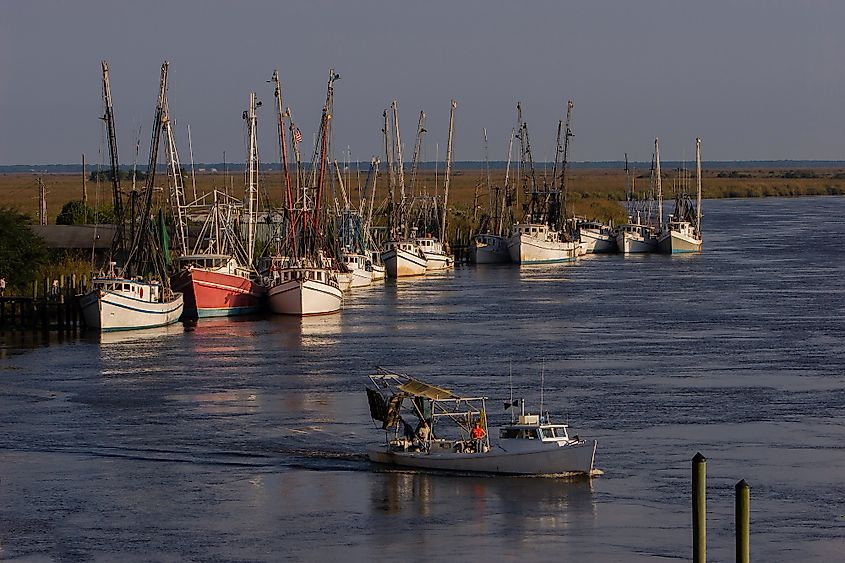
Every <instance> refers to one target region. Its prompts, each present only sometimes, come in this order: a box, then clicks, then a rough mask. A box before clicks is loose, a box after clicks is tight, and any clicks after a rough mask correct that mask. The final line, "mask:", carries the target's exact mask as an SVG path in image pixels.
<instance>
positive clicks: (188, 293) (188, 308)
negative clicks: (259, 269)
mask: <svg viewBox="0 0 845 563" xmlns="http://www.w3.org/2000/svg"><path fill="white" fill-rule="evenodd" d="M170 285H171V287H173V289H174V291H181V292H182V293H183V294H184V296H185V309H184V315H185V316H186V317H195V318H196V317H198V318H206V317H229V316H234V315H246V314H250V313H257V312H258V311H260V310H261V302H262V300H263V298H264V294H265V290H264V287H262V286H261V285H259V284H258V283H257V282H255V281H254V280H250V279H248V278H244V277H242V276H236V275H233V274H228V273H221V272H212V271H208V270H204V269H201V268H192V269H186V270H182V271H181V272H179V273H177V274H174V275H173V276H171V278H170Z"/></svg>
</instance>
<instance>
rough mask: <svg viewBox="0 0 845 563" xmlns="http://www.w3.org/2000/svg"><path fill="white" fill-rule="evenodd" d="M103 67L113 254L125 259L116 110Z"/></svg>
mask: <svg viewBox="0 0 845 563" xmlns="http://www.w3.org/2000/svg"><path fill="white" fill-rule="evenodd" d="M102 67H103V104H104V105H105V113H104V114H103V117H102V119H103V121H105V123H106V129H107V132H108V136H109V158H110V163H111V178H112V195H113V197H114V216H115V223H116V226H117V229H116V230H115V234H114V240H113V241H112V254H113V256H114V257H115V258H118V257H120V258H124V257H125V253H126V233H125V218H124V216H123V192H121V190H120V170H119V166H118V157H117V135H116V133H115V126H114V108H113V107H112V102H111V86H110V84H109V64H108V63H107V62H106V61H102Z"/></svg>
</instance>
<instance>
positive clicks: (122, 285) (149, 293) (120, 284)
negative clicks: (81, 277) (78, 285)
mask: <svg viewBox="0 0 845 563" xmlns="http://www.w3.org/2000/svg"><path fill="white" fill-rule="evenodd" d="M92 285H93V289H95V290H98V291H100V292H103V293H114V294H118V295H121V296H123V297H128V298H129V299H135V300H137V301H143V302H145V303H154V302H157V301H160V297H161V284H159V283H158V282H144V281H141V280H140V279H135V280H130V279H125V278H94V279H93V280H92Z"/></svg>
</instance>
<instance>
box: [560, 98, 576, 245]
mask: <svg viewBox="0 0 845 563" xmlns="http://www.w3.org/2000/svg"><path fill="white" fill-rule="evenodd" d="M574 107H575V104H574V103H572V100H569V101H568V102H567V103H566V131H565V133H564V139H563V162H562V163H561V167H560V205H561V219H563V221H562V226H563V228H564V229H565V228H566V217H567V214H566V200H567V198H566V169H567V167H568V165H569V139H571V138H572V137H574V136H575V135H574V134H573V133H572V108H574Z"/></svg>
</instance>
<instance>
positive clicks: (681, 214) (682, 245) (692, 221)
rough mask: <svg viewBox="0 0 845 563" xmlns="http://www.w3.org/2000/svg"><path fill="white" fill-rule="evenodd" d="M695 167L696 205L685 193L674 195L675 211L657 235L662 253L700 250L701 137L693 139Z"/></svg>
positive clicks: (658, 245)
mask: <svg viewBox="0 0 845 563" xmlns="http://www.w3.org/2000/svg"><path fill="white" fill-rule="evenodd" d="M695 168H696V184H697V190H698V194H697V197H696V205H695V207H693V204H692V201H691V199H690V198H689V197H688V196H687V195H686V194H677V195H676V198H675V211H674V213H672V215H671V217H670V218H669V222H668V223H666V225H665V226H664V228H663V230H662V231H661V232H660V233H659V235H658V237H657V249H658V251H659V252H662V253H664V254H679V253H689V252H701V244H702V239H701V139H696V140H695Z"/></svg>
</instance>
